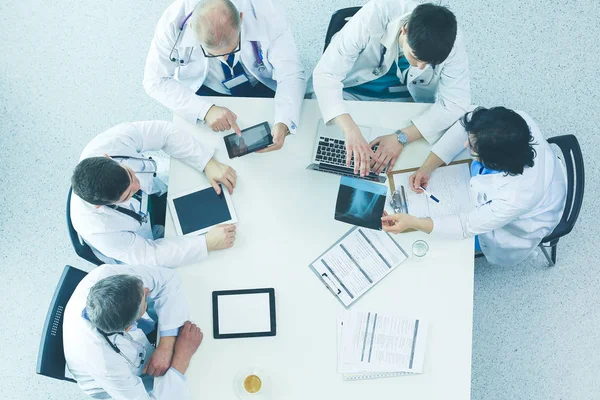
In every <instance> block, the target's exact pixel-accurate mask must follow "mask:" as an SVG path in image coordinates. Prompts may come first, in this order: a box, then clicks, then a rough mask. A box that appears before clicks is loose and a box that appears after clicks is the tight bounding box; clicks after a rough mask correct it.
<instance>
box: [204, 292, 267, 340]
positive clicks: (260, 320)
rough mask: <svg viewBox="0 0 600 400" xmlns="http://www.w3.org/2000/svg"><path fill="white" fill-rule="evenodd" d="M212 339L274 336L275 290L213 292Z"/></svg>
mask: <svg viewBox="0 0 600 400" xmlns="http://www.w3.org/2000/svg"><path fill="white" fill-rule="evenodd" d="M213 324H214V325H213V333H214V337H215V339H227V338H229V339H232V338H241V337H257V336H275V334H276V332H277V329H276V322H275V290H274V289H272V288H270V289H245V290H226V291H216V292H213Z"/></svg>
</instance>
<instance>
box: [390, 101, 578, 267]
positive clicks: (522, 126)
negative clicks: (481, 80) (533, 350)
mask: <svg viewBox="0 0 600 400" xmlns="http://www.w3.org/2000/svg"><path fill="white" fill-rule="evenodd" d="M463 146H465V147H467V148H468V149H469V150H470V152H471V156H472V158H473V162H472V164H471V176H472V177H471V181H470V186H471V191H472V193H471V194H472V196H471V198H472V201H473V202H474V204H473V208H472V209H470V210H469V211H468V212H466V213H463V214H460V215H448V216H444V217H435V218H417V217H414V216H411V215H407V214H394V215H387V216H384V217H383V229H384V230H386V231H388V232H394V233H398V232H402V231H404V230H406V229H409V228H412V229H417V230H420V231H423V232H426V233H431V234H439V235H445V236H449V237H454V238H457V239H462V238H467V237H470V236H476V242H475V245H476V249H477V250H481V251H482V252H483V254H484V255H485V256H486V258H487V259H488V261H490V262H491V263H494V264H499V265H511V264H516V263H518V262H521V261H523V260H524V259H526V258H527V257H528V256H529V255H530V254H531V253H532V252H533V251H534V250H535V248H536V247H537V245H538V244H539V243H540V242H541V240H542V239H543V238H544V237H545V236H546V235H548V234H549V233H550V232H552V230H553V229H554V228H555V227H556V225H558V222H559V221H560V218H561V216H562V212H563V209H564V206H565V201H566V195H567V178H566V174H565V170H564V166H563V164H562V162H561V161H560V159H559V158H558V157H557V155H556V154H555V153H554V151H553V149H552V148H551V147H550V145H549V144H548V142H547V141H546V140H545V139H544V137H543V135H542V133H541V132H540V130H539V128H538V126H537V125H536V123H535V122H534V121H533V119H532V118H531V117H530V116H529V115H527V114H525V113H524V112H521V111H519V112H515V111H512V110H509V109H507V108H504V107H494V108H490V109H486V108H481V107H480V108H476V109H475V110H474V111H472V112H470V113H467V114H465V115H464V116H463V117H462V118H461V119H460V121H459V122H457V123H456V124H455V125H454V126H453V127H452V128H450V129H449V130H448V132H447V133H446V134H445V135H444V136H443V137H442V138H441V139H440V141H439V142H438V143H436V144H435V145H434V146H433V148H432V150H431V153H430V154H429V156H428V157H427V159H426V160H425V162H424V163H423V165H422V166H421V167H420V168H419V169H418V170H417V171H416V172H415V173H414V174H413V175H412V176H411V177H410V179H409V181H410V186H411V189H412V190H413V191H415V192H417V193H423V190H422V189H420V187H421V186H422V187H424V188H427V184H428V182H429V179H430V177H431V174H432V173H433V171H435V169H436V168H438V167H439V166H441V165H444V164H448V163H450V161H452V159H453V158H454V157H456V156H457V155H458V154H459V153H460V152H461V151H462V150H463Z"/></svg>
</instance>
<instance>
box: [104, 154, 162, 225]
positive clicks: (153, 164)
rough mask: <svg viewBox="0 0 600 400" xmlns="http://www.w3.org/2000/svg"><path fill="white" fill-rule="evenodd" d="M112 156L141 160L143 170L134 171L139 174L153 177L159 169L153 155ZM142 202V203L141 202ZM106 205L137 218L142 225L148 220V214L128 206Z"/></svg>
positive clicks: (114, 158)
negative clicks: (141, 156)
mask: <svg viewBox="0 0 600 400" xmlns="http://www.w3.org/2000/svg"><path fill="white" fill-rule="evenodd" d="M110 158H112V159H113V160H116V159H121V160H137V161H141V163H142V166H143V168H142V170H141V171H133V172H134V173H135V174H136V175H137V174H152V176H153V177H155V176H156V171H157V166H156V161H154V160H153V159H152V157H148V158H140V157H129V156H111V157H110ZM147 162H150V165H151V167H150V168H149V169H148V170H147V169H146V163H147ZM140 204H141V203H140ZM106 207H108V208H110V209H113V210H115V211H117V212H120V213H121V214H125V215H127V216H128V217H131V218H133V219H135V220H136V221H137V222H138V223H139V224H140V226H141V225H143V224H145V223H146V222H148V214H147V213H146V214H144V215H140V214H138V213H136V212H135V211H133V210H130V209H128V208H125V207H121V206H116V205H114V204H107V205H106Z"/></svg>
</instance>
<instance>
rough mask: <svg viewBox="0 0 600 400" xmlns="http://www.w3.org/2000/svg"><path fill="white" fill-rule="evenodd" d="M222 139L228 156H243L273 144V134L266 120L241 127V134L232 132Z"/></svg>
mask: <svg viewBox="0 0 600 400" xmlns="http://www.w3.org/2000/svg"><path fill="white" fill-rule="evenodd" d="M223 139H224V140H225V147H227V153H228V154H229V158H234V157H241V156H245V155H246V154H248V153H252V152H255V151H257V150H262V149H264V148H266V147H269V146H270V145H272V144H273V136H272V135H271V128H270V127H269V123H268V122H263V123H262V124H258V125H254V126H251V127H250V128H246V129H243V130H242V136H238V135H236V134H235V133H232V134H231V135H227V136H225V137H224V138H223Z"/></svg>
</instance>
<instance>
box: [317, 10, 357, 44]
mask: <svg viewBox="0 0 600 400" xmlns="http://www.w3.org/2000/svg"><path fill="white" fill-rule="evenodd" d="M360 9H361V7H348V8H342V9H340V10H337V11H336V12H334V13H333V15H332V16H331V20H330V21H329V27H328V28H327V34H325V47H324V48H323V53H325V50H327V46H329V43H331V38H332V37H333V35H335V34H336V33H338V32H339V31H340V30H341V29H342V28H343V27H344V25H346V23H348V21H349V20H350V18H352V16H353V15H354V14H356V13H357V12H358V10H360Z"/></svg>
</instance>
